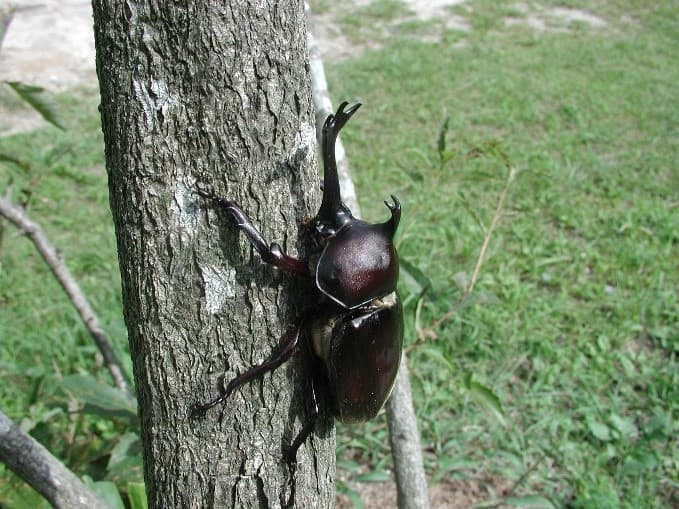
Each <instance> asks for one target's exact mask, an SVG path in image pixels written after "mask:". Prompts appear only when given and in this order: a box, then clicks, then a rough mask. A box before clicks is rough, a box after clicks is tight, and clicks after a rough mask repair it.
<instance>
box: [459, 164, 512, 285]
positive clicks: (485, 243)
mask: <svg viewBox="0 0 679 509" xmlns="http://www.w3.org/2000/svg"><path fill="white" fill-rule="evenodd" d="M515 173H516V172H515V170H514V168H512V167H510V168H509V172H508V173H507V180H506V181H505V186H504V188H502V192H501V193H500V197H499V198H498V200H497V206H496V207H495V212H494V213H493V219H492V221H491V222H490V227H489V228H488V231H487V232H486V235H485V236H484V237H483V244H481V251H479V256H478V258H477V259H476V266H475V267H474V272H472V277H471V279H470V280H469V286H468V287H467V290H466V291H465V297H466V296H467V295H469V294H471V293H472V290H473V289H474V285H475V284H476V280H477V279H478V277H479V273H480V272H481V266H482V265H483V261H484V259H485V257H486V251H487V250H488V245H489V244H490V237H491V236H492V235H493V231H495V227H496V226H497V223H498V221H499V220H500V215H501V213H502V208H503V207H504V204H505V198H506V197H507V192H508V191H509V186H510V185H511V184H512V180H514V175H515Z"/></svg>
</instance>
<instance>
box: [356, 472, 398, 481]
mask: <svg viewBox="0 0 679 509" xmlns="http://www.w3.org/2000/svg"><path fill="white" fill-rule="evenodd" d="M355 480H356V481H358V482H387V481H391V476H390V475H389V474H388V473H386V472H385V471H384V470H373V471H371V472H366V473H365V474H361V475H357V476H356V477H355Z"/></svg>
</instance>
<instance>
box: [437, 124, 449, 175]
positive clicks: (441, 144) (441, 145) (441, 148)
mask: <svg viewBox="0 0 679 509" xmlns="http://www.w3.org/2000/svg"><path fill="white" fill-rule="evenodd" d="M449 126H450V116H448V117H446V119H445V120H444V121H443V124H441V129H439V139H438V144H437V149H438V153H439V158H440V160H441V164H442V165H443V164H444V163H443V159H444V153H445V151H446V135H447V134H448V129H449Z"/></svg>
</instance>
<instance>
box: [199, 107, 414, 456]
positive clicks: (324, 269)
mask: <svg viewBox="0 0 679 509" xmlns="http://www.w3.org/2000/svg"><path fill="white" fill-rule="evenodd" d="M347 104H348V103H346V102H344V103H342V104H341V105H340V107H339V108H338V110H337V112H336V113H335V114H334V115H329V116H328V118H327V119H326V121H325V123H324V125H323V131H322V157H323V165H324V169H325V171H324V176H323V200H322V202H321V207H320V209H319V211H318V213H317V214H316V216H315V218H314V219H313V220H312V221H311V222H310V223H309V225H308V227H307V230H308V234H309V235H310V236H311V237H312V245H313V246H314V252H313V253H312V254H311V255H310V256H309V257H308V259H305V260H301V259H298V258H294V257H292V256H288V255H287V254H285V253H284V252H283V250H282V248H281V246H280V245H279V244H277V243H272V244H268V243H267V242H266V241H265V240H264V238H263V237H262V235H261V234H260V233H259V231H258V230H257V229H256V228H255V226H254V225H253V224H252V222H251V221H250V220H249V219H248V218H247V216H246V215H245V213H244V212H243V210H242V209H241V208H240V206H239V205H238V204H236V203H235V202H233V201H229V200H225V199H223V198H219V197H217V196H216V195H215V194H214V193H212V192H210V191H207V190H205V189H203V188H202V187H200V186H198V187H197V188H196V193H197V194H198V195H200V196H202V197H203V198H207V199H209V200H211V201H213V202H215V203H216V204H217V205H218V206H220V207H222V208H223V209H224V210H226V211H227V212H228V213H229V214H230V215H231V216H232V217H233V219H234V220H235V224H236V226H237V227H238V228H239V229H241V230H242V231H243V232H244V233H245V234H246V235H247V237H248V238H249V240H250V242H251V243H252V245H253V247H254V248H255V249H256V250H257V252H258V253H259V254H260V256H261V258H262V259H263V260H264V261H265V262H267V263H270V264H272V265H274V266H276V267H278V268H280V269H283V270H286V271H289V272H292V273H295V274H298V275H301V276H306V277H310V278H314V279H315V287H316V290H317V291H316V294H315V295H314V296H313V297H312V298H311V299H310V300H311V301H315V303H314V304H313V305H312V306H311V308H310V309H309V311H308V313H307V314H306V315H305V316H304V317H303V318H302V319H301V320H300V322H299V323H298V325H297V326H296V327H295V328H294V329H292V330H291V331H289V332H288V333H286V334H285V335H284V336H283V338H282V339H281V342H280V345H279V347H278V349H277V350H276V352H275V353H274V354H273V355H272V356H271V357H270V358H269V359H268V360H267V361H265V362H264V363H262V364H260V365H258V366H254V367H252V368H250V369H249V370H247V371H245V372H244V373H242V374H240V375H239V376H237V377H235V378H234V379H233V380H231V381H230V382H229V383H228V384H227V385H226V387H225V388H224V389H223V392H222V394H221V395H220V396H219V397H217V398H216V399H214V400H212V401H210V402H208V403H205V404H201V405H196V406H194V407H193V410H192V415H203V414H204V413H205V412H206V411H207V410H209V409H210V408H212V407H214V406H216V405H218V404H220V403H223V402H224V401H225V400H226V399H227V398H228V397H229V395H230V394H231V393H232V392H233V391H234V390H236V389H237V388H238V387H240V386H242V385H243V384H245V383H247V382H248V381H250V380H252V379H253V378H255V377H257V376H260V375H262V374H264V373H266V372H268V371H272V370H274V369H275V368H277V367H278V366H280V365H281V364H282V363H284V362H285V361H286V360H288V359H289V358H290V356H291V355H292V354H293V353H294V352H295V350H296V349H297V346H298V343H299V340H300V337H304V339H305V340H306V341H307V344H308V346H309V347H310V348H309V349H310V350H311V351H313V354H314V355H313V357H314V358H316V359H317V360H320V362H316V363H315V366H314V368H313V369H312V373H313V375H312V377H311V378H312V380H311V383H310V384H309V387H310V390H309V392H310V393H309V398H308V402H309V413H310V419H309V422H308V423H307V424H306V425H305V426H304V427H303V429H302V430H301V432H300V433H299V435H298V436H297V438H296V439H295V440H294V441H293V443H292V444H291V445H290V447H289V448H288V450H287V454H288V459H289V460H291V461H295V457H296V454H297V450H298V449H299V447H300V446H301V444H302V443H303V442H304V441H305V439H306V438H307V437H308V435H309V434H310V433H311V431H312V430H313V428H314V425H315V421H316V419H317V417H318V415H319V406H318V400H317V398H316V391H317V386H318V384H319V383H322V382H323V380H322V379H321V377H323V378H324V381H325V385H326V386H327V387H328V390H329V393H330V394H329V395H330V399H331V401H332V409H331V410H332V414H333V415H334V416H335V417H336V418H337V419H339V420H340V421H342V422H346V423H353V422H361V421H365V420H368V419H371V418H373V417H375V416H376V415H377V413H378V412H379V410H380V409H381V408H382V406H383V405H384V403H385V401H386V400H387V399H388V398H389V395H390V393H391V389H392V387H393V385H394V380H395V378H396V373H397V371H398V366H399V362H400V359H401V350H402V346H403V310H402V307H401V301H400V298H399V295H398V292H397V289H396V283H397V281H398V272H399V265H398V256H397V254H396V249H395V247H394V242H393V239H394V234H395V232H396V228H397V227H398V223H399V219H400V217H401V205H400V203H399V201H398V199H397V198H396V197H395V196H393V195H392V197H391V198H392V200H393V203H389V202H386V201H385V202H384V203H385V204H386V206H387V207H388V208H389V210H390V212H391V217H390V218H389V219H388V220H387V221H386V222H384V223H379V224H369V223H366V222H364V221H361V220H360V219H357V218H355V217H354V216H352V214H351V211H350V210H349V208H348V207H347V206H346V205H345V204H344V203H343V202H342V200H341V198H340V186H339V179H338V176H337V162H336V159H335V141H336V139H337V135H338V134H339V132H340V130H341V129H342V127H343V126H344V125H345V124H346V123H347V121H348V120H349V119H350V118H351V116H352V115H353V114H354V113H355V112H356V110H358V108H359V107H360V106H361V105H360V104H355V105H353V106H351V107H349V108H348V109H345V108H346V106H347Z"/></svg>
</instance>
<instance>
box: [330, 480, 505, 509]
mask: <svg viewBox="0 0 679 509" xmlns="http://www.w3.org/2000/svg"><path fill="white" fill-rule="evenodd" d="M511 487H512V484H511V483H510V482H509V481H507V480H504V479H500V478H493V477H483V478H478V479H465V480H445V481H441V482H439V483H436V484H433V485H431V486H430V488H429V501H430V504H431V508H432V509H469V508H470V507H473V506H474V505H475V504H479V503H481V502H490V501H496V500H498V499H500V498H501V497H503V496H506V495H507V494H508V491H509V490H510V489H511ZM350 488H351V489H352V490H354V491H355V492H356V493H357V494H358V495H359V496H360V498H361V502H362V503H363V507H364V508H365V509H382V508H384V507H397V503H396V485H395V484H394V483H393V482H390V483H381V482H380V483H353V484H351V485H350ZM335 507H337V508H338V509H352V508H353V507H354V505H353V503H352V502H351V500H350V499H349V497H347V496H346V495H338V496H337V499H336V500H335ZM493 507H494V508H496V509H505V508H508V507H509V506H506V505H503V504H498V505H493Z"/></svg>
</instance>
